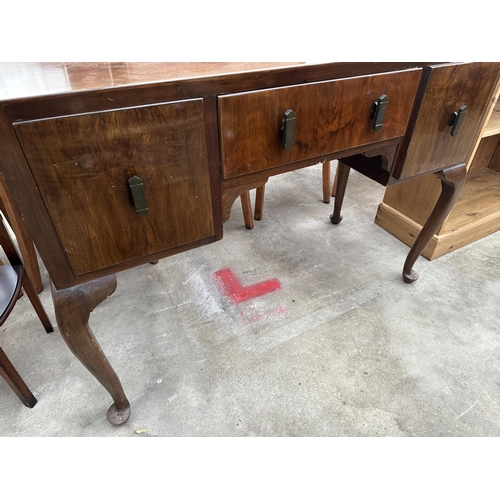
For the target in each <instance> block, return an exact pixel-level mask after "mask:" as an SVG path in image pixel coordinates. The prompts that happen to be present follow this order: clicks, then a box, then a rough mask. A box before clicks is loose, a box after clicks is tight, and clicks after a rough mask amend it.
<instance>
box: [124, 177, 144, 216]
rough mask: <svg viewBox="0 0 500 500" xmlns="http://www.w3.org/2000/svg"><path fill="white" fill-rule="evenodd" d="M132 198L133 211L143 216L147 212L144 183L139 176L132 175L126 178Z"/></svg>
mask: <svg viewBox="0 0 500 500" xmlns="http://www.w3.org/2000/svg"><path fill="white" fill-rule="evenodd" d="M128 185H129V186H130V192H131V193H132V200H133V201H134V206H135V213H136V214H137V215H140V216H141V217H144V216H145V215H146V214H147V213H148V205H147V203H146V193H145V192H144V183H143V182H142V179H141V178H140V177H137V175H133V176H132V177H131V178H130V179H129V180H128Z"/></svg>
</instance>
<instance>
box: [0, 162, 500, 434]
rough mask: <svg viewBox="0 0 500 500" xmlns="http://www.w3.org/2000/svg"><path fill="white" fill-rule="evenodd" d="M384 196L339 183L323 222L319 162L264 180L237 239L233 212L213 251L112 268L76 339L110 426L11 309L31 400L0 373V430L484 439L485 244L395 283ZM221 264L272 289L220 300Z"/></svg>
mask: <svg viewBox="0 0 500 500" xmlns="http://www.w3.org/2000/svg"><path fill="white" fill-rule="evenodd" d="M383 193H384V188H383V187H381V186H378V185H377V184H375V183H374V182H372V181H370V180H368V179H366V178H364V177H362V176H361V175H359V174H357V173H353V174H352V176H351V179H350V181H349V185H348V191H347V194H346V199H345V202H344V211H343V214H344V220H343V222H342V223H341V224H340V225H338V226H334V225H332V224H331V223H330V221H329V217H328V216H329V214H330V213H331V211H332V204H330V205H326V204H324V203H322V202H321V201H320V200H321V167H320V166H314V167H310V168H307V169H303V170H300V171H296V172H291V173H288V174H285V175H283V176H281V177H276V178H271V179H270V181H269V183H268V187H267V193H266V203H265V208H264V218H263V220H262V221H260V222H256V226H255V228H254V229H253V230H252V231H249V230H247V229H245V227H244V225H243V219H242V215H241V208H240V204H239V201H238V202H236V203H235V205H234V207H233V211H232V215H231V219H230V220H229V222H228V223H227V224H226V225H225V232H224V239H223V240H222V241H220V242H217V243H215V244H212V245H208V246H206V247H202V248H199V249H196V250H192V251H190V252H187V253H184V254H180V255H177V256H174V257H170V258H167V259H164V260H162V261H160V263H159V264H157V265H149V264H148V265H144V266H141V267H138V268H135V269H132V270H129V271H125V272H122V273H119V274H118V275H117V279H118V288H117V291H116V292H115V293H114V294H113V295H112V296H111V297H110V298H109V299H107V300H106V301H105V302H103V303H102V304H101V305H100V306H98V307H97V308H96V310H95V311H94V313H93V314H92V316H91V327H92V328H93V331H94V333H95V335H96V337H97V338H98V340H99V342H100V344H101V346H102V348H103V350H104V352H105V353H106V354H107V356H108V358H109V360H110V361H111V363H112V365H113V366H114V368H115V370H116V372H117V373H118V375H119V377H120V378H121V381H122V383H123V386H124V389H125V392H126V394H127V396H128V398H129V400H130V401H131V404H132V415H131V417H130V420H129V421H128V423H126V424H125V425H123V426H121V427H113V426H111V425H110V424H109V423H108V422H107V420H106V410H107V408H108V406H109V405H110V404H111V399H110V397H109V395H108V394H107V392H106V391H105V390H104V389H103V388H102V387H101V386H100V385H99V384H98V383H97V381H95V380H94V378H93V377H92V376H91V375H90V374H89V373H88V372H87V371H86V370H85V369H84V368H83V366H82V365H81V364H80V363H79V362H78V361H77V360H76V358H75V357H73V355H72V354H71V353H70V351H69V350H68V348H67V347H66V345H65V343H64V342H63V340H62V338H61V336H60V335H59V333H58V329H57V327H56V331H55V332H54V333H52V334H46V333H45V332H44V330H43V328H42V326H41V324H40V323H39V322H38V319H37V317H36V315H35V313H34V311H33V310H32V309H31V307H30V306H29V303H28V299H27V298H26V297H23V298H21V299H20V301H19V302H18V304H17V305H16V307H15V309H14V311H13V313H12V314H11V316H10V318H9V320H8V321H7V322H6V324H5V325H4V326H3V327H2V328H1V330H0V345H1V346H2V347H3V349H4V350H5V352H6V353H7V355H8V356H9V357H10V359H11V361H12V362H13V363H14V365H15V366H16V368H17V369H18V371H19V372H20V373H21V375H22V376H23V378H24V379H25V381H26V383H27V384H28V386H29V387H30V388H31V390H32V391H33V393H34V394H35V396H36V397H37V399H38V404H37V405H36V406H35V407H34V408H33V409H28V408H26V407H25V406H24V405H23V404H22V403H21V402H20V401H19V400H18V399H17V397H16V396H15V394H14V393H13V392H12V391H11V390H10V388H9V387H8V386H7V384H6V383H5V382H4V381H3V380H1V379H0V405H1V412H0V436H4V437H5V436H13V437H14V436H103V437H105V436H134V437H147V436H345V437H349V436H499V435H500V336H499V332H498V330H499V327H498V324H499V322H498V303H499V301H500V260H499V258H498V255H499V247H500V233H497V234H495V235H492V236H489V237H487V238H485V239H483V240H481V241H479V242H476V243H474V244H471V245H469V246H467V247H466V248H463V249H461V250H458V251H455V252H453V253H452V254H449V255H446V256H444V257H442V258H440V259H437V260H435V261H433V262H429V261H427V260H425V259H423V258H420V259H419V260H418V261H417V264H416V266H415V269H416V270H418V271H419V273H420V276H421V277H420V279H419V280H418V281H417V282H416V283H414V284H413V285H407V284H405V283H404V282H403V281H402V279H401V269H402V266H403V262H404V259H405V257H406V254H407V252H408V248H407V247H406V246H405V245H403V244H402V243H400V242H399V241H397V240H396V239H395V238H394V237H393V236H391V235H390V234H388V233H387V232H385V231H384V230H383V229H381V228H380V227H378V226H376V225H375V224H374V223H373V220H374V216H375V213H376V209H377V205H378V203H379V202H380V201H381V200H382V197H383ZM226 268H228V269H230V270H231V271H232V273H233V274H234V275H235V276H236V277H237V278H238V280H239V281H240V282H241V283H242V285H244V286H250V285H253V284H255V283H259V282H262V281H266V280H270V279H274V278H277V279H278V280H279V283H280V288H279V289H278V290H276V291H273V292H271V293H268V294H265V295H262V296H259V297H256V298H253V299H250V300H247V301H244V302H241V303H233V302H231V301H230V300H229V298H228V297H227V296H226V295H225V294H224V293H223V290H222V288H221V287H220V282H218V281H217V280H216V279H215V277H214V274H215V273H216V272H217V271H219V270H221V269H226ZM42 273H43V281H44V284H45V289H44V291H43V292H42V293H41V299H42V302H43V304H44V305H45V307H46V309H47V311H48V313H49V316H50V318H51V319H52V320H53V321H54V325H55V317H54V312H53V308H52V300H51V297H50V289H49V280H48V276H47V273H46V272H45V270H44V269H42Z"/></svg>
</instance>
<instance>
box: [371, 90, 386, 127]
mask: <svg viewBox="0 0 500 500" xmlns="http://www.w3.org/2000/svg"><path fill="white" fill-rule="evenodd" d="M388 103H389V98H388V97H387V96H386V95H385V94H382V95H381V96H380V97H379V98H378V100H377V102H374V103H373V107H372V114H371V117H372V118H373V130H375V131H379V130H380V129H381V128H382V125H383V124H384V117H385V110H386V109H387V104H388Z"/></svg>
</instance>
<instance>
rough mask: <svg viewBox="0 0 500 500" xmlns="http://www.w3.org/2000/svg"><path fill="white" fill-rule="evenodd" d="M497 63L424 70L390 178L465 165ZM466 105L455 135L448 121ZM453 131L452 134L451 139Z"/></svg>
mask: <svg viewBox="0 0 500 500" xmlns="http://www.w3.org/2000/svg"><path fill="white" fill-rule="evenodd" d="M499 71H500V63H464V64H448V65H441V66H434V67H430V68H428V69H427V73H426V75H425V81H424V84H423V86H422V90H421V94H420V95H419V104H418V107H417V108H416V110H415V113H416V116H415V118H414V119H413V120H412V123H413V125H412V129H411V130H410V131H409V139H408V142H407V143H406V145H405V146H404V148H403V151H402V157H401V160H400V161H399V162H398V165H397V167H396V171H395V177H397V178H400V179H405V178H408V177H413V176H416V175H421V174H424V173H427V172H431V171H435V170H439V169H442V168H445V167H448V166H453V165H457V164H459V163H466V161H467V159H468V155H469V154H470V152H471V149H472V147H473V146H474V144H475V142H476V139H477V138H478V137H477V136H478V134H479V133H480V130H479V129H480V126H481V124H482V121H483V118H484V114H485V113H486V111H487V110H488V108H489V106H490V104H491V101H490V99H491V98H492V94H493V91H494V88H495V86H496V82H497V80H498V77H499ZM462 106H466V113H465V114H464V115H463V121H462V122H461V126H460V128H459V130H458V132H457V131H456V130H455V131H453V126H452V125H450V123H451V121H450V118H451V117H452V115H453V114H454V113H455V112H459V110H460V108H461V107H462ZM452 131H453V132H454V135H452Z"/></svg>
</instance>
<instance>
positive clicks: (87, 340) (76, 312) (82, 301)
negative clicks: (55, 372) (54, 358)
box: [51, 275, 130, 425]
mask: <svg viewBox="0 0 500 500" xmlns="http://www.w3.org/2000/svg"><path fill="white" fill-rule="evenodd" d="M51 289H52V299H53V301H54V309H55V313H56V320H57V324H58V326H59V331H60V332H61V335H62V337H63V339H64V341H65V342H66V344H67V346H68V347H69V349H70V350H71V352H72V353H73V354H74V355H75V356H76V357H77V358H78V360H79V361H80V362H81V363H82V364H83V365H84V366H85V368H87V370H89V372H90V373H92V375H94V377H95V378H96V379H97V380H98V381H99V382H100V383H101V385H102V386H103V387H104V388H105V389H106V390H107V391H108V393H109V394H110V396H111V397H112V398H113V405H112V406H111V408H110V409H109V410H108V415H107V417H108V421H109V422H110V423H111V424H113V425H122V424H124V423H125V422H126V421H127V420H128V418H129V416H130V403H129V401H128V399H127V397H126V396H125V393H124V391H123V388H122V385H121V382H120V379H119V378H118V376H117V375H116V373H115V371H114V370H113V367H112V366H111V364H110V362H109V361H108V359H107V358H106V356H105V354H104V352H103V351H102V349H101V347H100V345H99V343H98V342H97V340H96V338H95V337H94V334H93V333H92V330H91V329H90V326H89V318H90V313H91V312H92V311H93V310H94V309H95V307H96V306H97V305H98V304H100V303H101V302H102V301H103V300H105V299H106V298H107V297H109V296H110V295H111V294H112V293H113V292H114V291H115V290H116V276H114V275H112V276H106V277H104V278H100V279H97V280H94V281H90V282H88V283H84V284H83V285H77V286H74V287H71V288H66V289H63V290H56V289H55V288H54V286H53V285H52V287H51Z"/></svg>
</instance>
